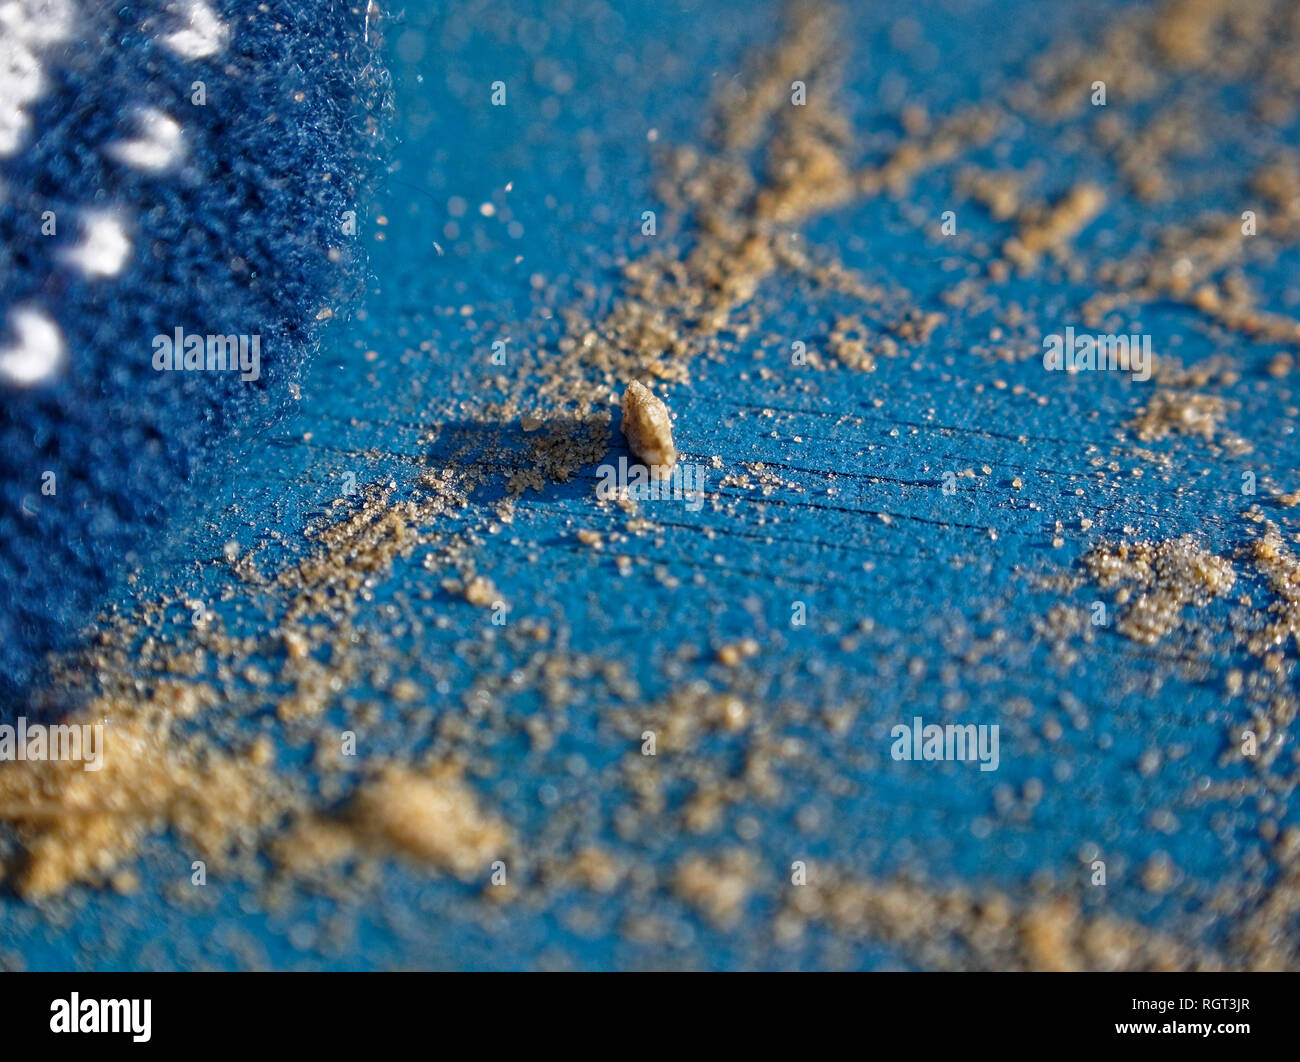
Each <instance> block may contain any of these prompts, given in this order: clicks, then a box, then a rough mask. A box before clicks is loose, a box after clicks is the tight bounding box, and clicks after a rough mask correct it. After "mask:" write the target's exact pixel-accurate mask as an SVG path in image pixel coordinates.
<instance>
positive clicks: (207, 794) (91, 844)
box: [0, 702, 286, 899]
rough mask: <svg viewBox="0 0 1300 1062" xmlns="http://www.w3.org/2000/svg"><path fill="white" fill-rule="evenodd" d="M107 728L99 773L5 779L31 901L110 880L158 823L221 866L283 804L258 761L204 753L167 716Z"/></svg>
mask: <svg viewBox="0 0 1300 1062" xmlns="http://www.w3.org/2000/svg"><path fill="white" fill-rule="evenodd" d="M155 704H156V702H155ZM100 707H101V708H102V707H105V706H100ZM74 721H76V722H81V721H83V720H81V719H78V720H74ZM84 721H85V722H87V723H91V722H98V721H99V720H97V719H94V718H93V717H92V716H87V717H85V718H84ZM104 730H105V735H104V756H103V767H102V769H101V770H98V771H86V770H84V769H83V766H82V764H81V763H79V762H76V761H47V762H40V763H30V762H29V763H24V764H19V765H17V766H20V767H23V768H25V769H23V770H14V769H10V770H6V771H4V772H3V773H0V819H2V820H4V821H7V822H9V823H11V824H13V825H14V827H15V829H16V832H17V836H18V839H19V841H20V842H21V843H22V845H23V849H24V852H25V861H24V862H23V864H22V865H21V867H20V870H19V873H18V877H17V887H18V890H19V892H21V893H22V894H23V895H24V896H26V897H28V898H29V899H36V898H40V897H44V896H49V895H52V894H54V893H58V892H61V891H63V890H64V889H66V888H67V887H68V886H69V885H71V884H72V883H74V882H77V881H90V882H97V883H102V882H104V881H106V880H107V879H108V878H109V876H110V875H111V874H112V873H113V872H114V871H115V870H117V869H118V868H119V867H120V865H121V864H122V863H123V861H125V860H126V859H129V858H131V857H132V856H134V855H135V853H136V850H137V849H138V847H139V845H140V843H141V842H142V841H143V840H144V839H145V837H146V836H148V835H149V833H150V832H153V831H154V830H155V828H156V823H158V822H159V821H167V822H169V823H170V825H171V826H172V828H173V829H175V830H176V832H177V833H178V834H179V835H180V836H181V837H182V838H183V839H184V840H185V841H186V842H187V843H188V844H189V845H190V846H191V847H192V850H193V851H194V853H195V854H196V855H198V856H200V857H202V858H203V859H205V860H220V859H222V858H223V857H224V856H225V855H226V854H227V851H228V849H229V848H230V847H231V846H232V845H233V844H234V843H235V842H236V841H237V840H238V839H239V837H240V835H242V834H247V833H249V832H250V831H256V830H257V829H259V828H265V827H266V826H267V825H269V823H270V821H271V820H272V819H273V818H275V817H276V816H277V815H278V814H279V813H280V810H281V809H283V808H284V807H285V803H286V802H285V800H284V799H283V794H282V793H281V792H280V791H279V787H277V786H276V785H275V784H274V783H273V781H272V778H271V775H270V774H269V772H268V770H267V768H266V766H265V765H264V764H259V763H258V762H257V759H256V757H254V756H251V755H250V756H247V757H242V758H241V757H235V756H232V755H225V754H220V753H218V752H217V751H216V750H211V749H209V750H205V751H204V752H203V753H202V754H199V753H198V752H197V751H196V750H194V749H193V748H191V747H190V746H188V745H187V744H184V743H181V742H177V741H175V740H174V739H173V738H172V736H171V734H170V716H169V715H168V714H166V713H165V712H161V711H155V712H149V711H138V712H135V713H128V712H126V711H123V712H120V713H118V714H117V715H116V716H115V717H114V719H113V721H111V722H110V723H108V724H107V725H105V727H104Z"/></svg>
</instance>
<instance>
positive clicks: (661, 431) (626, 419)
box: [623, 380, 677, 474]
mask: <svg viewBox="0 0 1300 1062" xmlns="http://www.w3.org/2000/svg"><path fill="white" fill-rule="evenodd" d="M623 434H624V435H626V436H627V444H628V447H629V448H630V449H631V450H632V453H633V454H635V455H636V456H637V457H638V458H640V459H641V461H642V462H644V463H645V464H646V465H648V466H649V467H650V468H651V469H652V470H654V469H655V468H656V466H657V468H658V470H659V472H660V473H661V474H662V473H665V472H667V471H668V470H669V469H671V468H672V467H673V465H674V464H676V463H677V448H676V447H675V446H673V426H672V421H671V419H670V418H669V415H668V407H667V406H666V405H664V403H663V400H662V399H661V398H659V397H658V396H657V395H656V394H655V393H654V392H653V391H651V390H650V388H648V387H646V386H645V384H643V383H640V382H639V381H637V380H633V381H632V382H631V383H630V384H628V385H627V390H626V391H624V392H623Z"/></svg>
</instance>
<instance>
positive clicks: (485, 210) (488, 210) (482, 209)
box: [478, 203, 497, 218]
mask: <svg viewBox="0 0 1300 1062" xmlns="http://www.w3.org/2000/svg"><path fill="white" fill-rule="evenodd" d="M478 212H479V213H480V214H482V215H483V216H484V217H485V218H490V217H491V216H492V215H493V214H495V213H496V212H497V208H496V207H495V206H493V205H492V204H491V203H480V204H479V208H478Z"/></svg>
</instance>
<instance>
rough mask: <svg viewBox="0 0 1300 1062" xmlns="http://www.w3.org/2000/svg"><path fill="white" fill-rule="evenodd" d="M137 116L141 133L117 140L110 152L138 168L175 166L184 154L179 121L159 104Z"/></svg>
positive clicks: (142, 110) (155, 168)
mask: <svg viewBox="0 0 1300 1062" xmlns="http://www.w3.org/2000/svg"><path fill="white" fill-rule="evenodd" d="M135 117H136V125H137V126H138V127H139V129H140V136H139V137H137V138H136V139H135V140H116V141H114V142H113V143H111V144H109V145H108V151H109V153H110V154H111V155H112V156H113V157H114V158H115V159H117V160H118V161H119V162H124V163H126V165H128V166H131V167H133V168H135V169H137V170H149V171H151V172H155V173H156V172H159V171H161V170H166V169H170V168H171V167H172V166H174V165H176V163H177V162H179V161H180V158H181V155H182V154H183V153H184V145H183V143H182V137H181V126H180V123H179V122H178V121H176V119H174V118H172V117H170V116H169V115H167V114H165V113H164V112H162V111H160V110H159V109H158V108H157V107H143V108H141V109H140V110H138V111H136V116H135Z"/></svg>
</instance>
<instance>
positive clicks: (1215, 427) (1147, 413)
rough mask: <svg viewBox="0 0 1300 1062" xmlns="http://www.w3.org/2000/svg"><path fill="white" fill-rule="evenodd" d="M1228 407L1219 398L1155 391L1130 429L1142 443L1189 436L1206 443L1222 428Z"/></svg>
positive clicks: (1185, 392)
mask: <svg viewBox="0 0 1300 1062" xmlns="http://www.w3.org/2000/svg"><path fill="white" fill-rule="evenodd" d="M1229 408H1230V407H1229V404H1228V402H1227V400H1226V399H1224V398H1222V397H1220V396H1219V395H1208V394H1198V393H1196V392H1194V391H1157V392H1156V393H1155V394H1154V395H1152V396H1151V400H1150V401H1149V402H1147V404H1146V405H1145V406H1143V407H1142V408H1141V409H1140V410H1139V411H1138V415H1137V416H1136V417H1134V418H1133V420H1132V422H1131V423H1130V425H1129V427H1131V428H1132V429H1133V431H1134V433H1135V434H1136V435H1137V437H1138V438H1139V439H1141V440H1142V441H1143V442H1158V441H1159V440H1161V439H1166V438H1168V437H1169V436H1170V435H1192V436H1196V437H1198V438H1201V439H1205V440H1207V441H1208V440H1210V439H1213V438H1214V436H1215V435H1216V434H1217V433H1218V432H1219V431H1220V429H1221V428H1222V426H1223V419H1224V417H1225V416H1226V415H1227V413H1228V410H1229Z"/></svg>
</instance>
